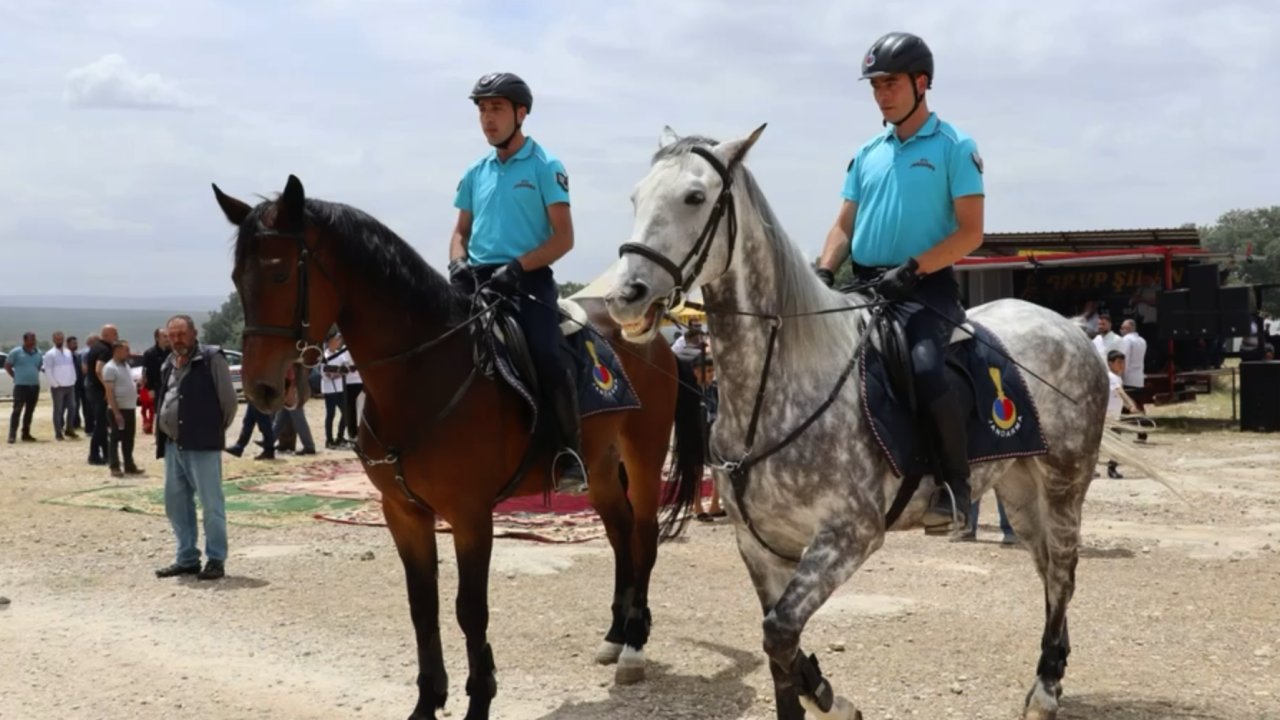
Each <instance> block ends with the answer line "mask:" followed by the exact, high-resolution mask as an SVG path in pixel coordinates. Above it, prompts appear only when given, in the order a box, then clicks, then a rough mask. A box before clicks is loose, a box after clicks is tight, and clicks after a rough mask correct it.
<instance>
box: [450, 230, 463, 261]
mask: <svg viewBox="0 0 1280 720" xmlns="http://www.w3.org/2000/svg"><path fill="white" fill-rule="evenodd" d="M466 256H467V237H466V236H465V235H463V234H462V233H460V232H457V231H454V233H453V237H452V238H451V239H450V240H449V262H453V261H454V260H458V259H459V258H465V257H466Z"/></svg>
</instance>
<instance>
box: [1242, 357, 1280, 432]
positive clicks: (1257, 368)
mask: <svg viewBox="0 0 1280 720" xmlns="http://www.w3.org/2000/svg"><path fill="white" fill-rule="evenodd" d="M1240 429H1241V430H1244V431H1251V432H1280V360H1270V361H1260V362H1242V363H1240Z"/></svg>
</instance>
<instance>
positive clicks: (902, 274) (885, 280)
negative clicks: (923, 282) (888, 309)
mask: <svg viewBox="0 0 1280 720" xmlns="http://www.w3.org/2000/svg"><path fill="white" fill-rule="evenodd" d="M919 282H920V263H918V262H916V259H915V258H911V259H910V260H908V261H906V262H904V263H902V264H901V265H899V266H898V267H896V268H894V269H892V270H890V271H889V272H887V273H885V274H884V277H882V278H880V283H879V285H877V286H876V290H877V291H879V293H880V294H881V295H882V296H884V297H885V298H887V299H889V300H906V299H907V298H909V297H911V291H912V290H915V288H916V285H917V284H918V283H919Z"/></svg>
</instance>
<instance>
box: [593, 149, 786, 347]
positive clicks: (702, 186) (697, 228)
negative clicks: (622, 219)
mask: <svg viewBox="0 0 1280 720" xmlns="http://www.w3.org/2000/svg"><path fill="white" fill-rule="evenodd" d="M763 131H764V126H763V125H761V126H760V127H758V128H756V130H755V131H754V132H752V133H751V134H750V135H748V136H746V137H744V138H741V139H738V140H731V141H729V142H724V143H716V142H715V141H713V140H709V139H707V138H703V137H697V136H689V137H685V138H681V137H679V136H677V135H676V134H675V132H674V131H673V130H672V129H671V128H669V127H668V128H664V129H663V132H662V137H661V138H660V139H659V142H658V152H657V153H656V154H655V155H654V158H653V164H652V166H651V167H650V168H649V174H648V175H646V176H645V177H644V179H643V180H641V181H640V184H639V185H637V186H636V190H635V192H634V193H633V194H632V196H631V200H632V204H633V205H634V206H635V223H634V225H633V226H632V230H631V239H630V241H628V242H626V243H624V244H623V245H622V258H623V261H622V263H621V264H620V265H619V269H618V277H617V279H616V281H615V283H614V287H613V290H611V291H610V292H609V293H608V294H607V295H606V296H605V303H606V304H607V306H608V308H609V314H610V315H612V316H613V318H614V320H616V321H618V323H619V324H620V325H621V326H622V331H623V334H624V335H625V336H626V337H627V338H628V339H630V340H635V341H638V342H646V341H648V340H650V339H652V337H653V335H654V334H655V333H656V332H657V330H658V325H659V320H660V319H661V316H662V313H663V312H664V311H665V310H666V309H667V308H671V307H674V306H676V305H679V304H680V303H681V302H683V301H684V297H685V295H686V294H687V293H689V292H690V291H691V290H693V289H694V288H696V287H699V286H701V285H705V284H707V283H710V282H713V281H715V280H716V279H717V278H719V277H720V276H722V275H724V274H725V273H726V272H727V271H728V270H729V267H730V265H731V264H732V261H733V250H734V244H735V242H736V240H737V216H736V213H735V210H734V201H733V192H734V181H733V178H734V176H735V174H736V173H737V172H738V168H739V166H740V165H741V164H742V160H743V158H744V157H745V156H746V154H747V151H748V150H750V149H751V146H752V145H754V144H755V141H756V139H757V138H759V137H760V133H761V132H763Z"/></svg>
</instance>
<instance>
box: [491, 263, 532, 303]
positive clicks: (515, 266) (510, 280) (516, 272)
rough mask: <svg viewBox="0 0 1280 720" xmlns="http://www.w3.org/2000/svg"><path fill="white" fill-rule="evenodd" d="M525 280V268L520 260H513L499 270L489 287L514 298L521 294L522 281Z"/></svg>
mask: <svg viewBox="0 0 1280 720" xmlns="http://www.w3.org/2000/svg"><path fill="white" fill-rule="evenodd" d="M523 278H524V267H523V266H522V265H521V264H520V261H519V260H512V261H511V262H509V263H507V264H506V265H503V266H502V267H500V268H498V271H497V272H495V273H494V274H493V277H491V278H489V287H491V288H493V289H494V290H497V291H498V292H500V293H502V294H503V295H506V296H507V297H514V296H516V295H519V294H520V281H521V280H522V279H523Z"/></svg>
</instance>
